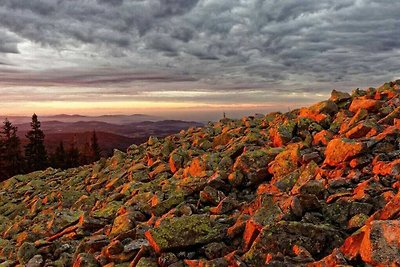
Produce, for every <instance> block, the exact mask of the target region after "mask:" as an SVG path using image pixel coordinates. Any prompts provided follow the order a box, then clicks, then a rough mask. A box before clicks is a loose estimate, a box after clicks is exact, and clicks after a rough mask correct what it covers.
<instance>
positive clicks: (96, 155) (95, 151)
mask: <svg viewBox="0 0 400 267" xmlns="http://www.w3.org/2000/svg"><path fill="white" fill-rule="evenodd" d="M90 141H91V143H90V150H91V161H92V162H95V161H98V160H99V159H100V158H101V149H100V146H99V143H98V140H97V135H96V132H95V131H93V134H92V138H91V140H90Z"/></svg>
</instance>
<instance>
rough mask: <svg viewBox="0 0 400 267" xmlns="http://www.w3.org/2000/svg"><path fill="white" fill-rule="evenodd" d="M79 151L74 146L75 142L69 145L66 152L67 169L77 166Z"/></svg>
mask: <svg viewBox="0 0 400 267" xmlns="http://www.w3.org/2000/svg"><path fill="white" fill-rule="evenodd" d="M79 154H80V153H79V150H78V148H77V146H76V145H75V141H72V142H71V145H70V147H69V149H68V152H67V164H66V165H67V166H66V167H67V168H73V167H77V166H79Z"/></svg>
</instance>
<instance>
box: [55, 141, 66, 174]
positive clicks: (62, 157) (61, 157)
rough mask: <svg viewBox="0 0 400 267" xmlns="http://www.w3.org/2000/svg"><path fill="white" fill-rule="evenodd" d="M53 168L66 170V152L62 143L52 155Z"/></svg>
mask: <svg viewBox="0 0 400 267" xmlns="http://www.w3.org/2000/svg"><path fill="white" fill-rule="evenodd" d="M53 166H54V167H55V168H60V169H66V168H67V152H66V151H65V149H64V142H63V141H61V142H60V143H59V145H58V146H57V148H56V151H55V152H54V155H53Z"/></svg>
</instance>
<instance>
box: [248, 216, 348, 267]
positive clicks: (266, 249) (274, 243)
mask: <svg viewBox="0 0 400 267" xmlns="http://www.w3.org/2000/svg"><path fill="white" fill-rule="evenodd" d="M342 243H343V239H342V237H341V235H340V233H339V231H337V230H336V229H334V228H331V227H329V226H326V225H314V224H311V223H300V222H289V221H280V222H278V223H275V224H271V225H267V226H265V227H264V228H263V229H262V231H261V233H260V235H259V236H258V237H257V239H256V240H255V241H254V243H253V245H252V246H251V248H250V250H249V251H248V252H247V253H246V254H245V255H244V256H243V259H244V260H245V262H246V263H247V264H249V265H250V266H262V265H263V263H264V262H265V258H266V255H267V254H269V253H272V254H276V253H283V255H284V256H289V257H293V256H296V255H295V254H294V252H293V247H294V246H295V245H296V246H301V247H303V248H305V249H306V250H307V251H308V252H309V253H310V254H311V255H312V257H313V258H314V259H320V258H322V257H323V256H326V255H327V254H329V253H330V252H331V251H332V250H333V248H335V247H338V246H340V244H342Z"/></svg>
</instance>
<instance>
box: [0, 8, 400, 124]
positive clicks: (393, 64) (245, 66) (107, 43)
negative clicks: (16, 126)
mask: <svg viewBox="0 0 400 267" xmlns="http://www.w3.org/2000/svg"><path fill="white" fill-rule="evenodd" d="M399 12H400V1H398V0H379V1H373V0H353V1H350V0H301V1H299V0H285V1H281V0H29V1H27V0H0V94H1V98H0V114H6V115H29V114H32V113H33V112H36V113H38V114H44V115H49V114H58V113H70V114H72V113H80V114H86V115H97V114H131V113H147V114H156V115H165V116H169V117H176V118H203V117H204V119H211V118H212V119H215V117H216V116H220V114H221V112H222V111H226V112H227V114H228V115H231V114H232V116H240V115H244V114H247V115H251V114H253V113H265V112H267V111H273V110H288V109H293V108H296V107H300V106H305V105H308V104H310V103H313V102H316V101H319V100H323V99H326V98H327V97H329V94H330V92H331V90H332V89H339V90H343V91H351V90H352V89H354V88H357V87H360V88H363V87H367V86H379V85H380V84H382V83H383V82H386V81H390V80H395V79H398V78H400V72H399V71H400V38H399V36H400V19H399ZM216 114H218V115H216Z"/></svg>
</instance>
